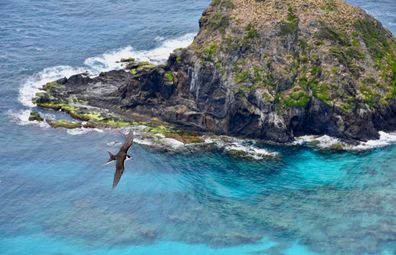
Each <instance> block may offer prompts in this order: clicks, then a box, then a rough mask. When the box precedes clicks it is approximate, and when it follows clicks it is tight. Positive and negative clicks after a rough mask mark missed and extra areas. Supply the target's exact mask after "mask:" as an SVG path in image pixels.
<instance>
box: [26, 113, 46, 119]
mask: <svg viewBox="0 0 396 255" xmlns="http://www.w3.org/2000/svg"><path fill="white" fill-rule="evenodd" d="M43 120H44V119H43V117H41V115H40V113H38V112H31V113H30V115H29V121H43Z"/></svg>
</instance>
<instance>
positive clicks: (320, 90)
mask: <svg viewBox="0 0 396 255" xmlns="http://www.w3.org/2000/svg"><path fill="white" fill-rule="evenodd" d="M330 88H331V86H330V85H329V84H327V83H319V84H318V85H317V86H315V87H313V88H312V92H313V96H314V97H315V98H317V99H319V100H321V101H322V102H324V103H326V104H328V105H330V104H331V93H330Z"/></svg>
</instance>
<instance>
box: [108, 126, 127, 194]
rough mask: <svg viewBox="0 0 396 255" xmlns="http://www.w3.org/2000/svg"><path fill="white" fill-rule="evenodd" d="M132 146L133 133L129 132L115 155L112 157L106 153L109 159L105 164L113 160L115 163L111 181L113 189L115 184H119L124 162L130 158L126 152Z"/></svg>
mask: <svg viewBox="0 0 396 255" xmlns="http://www.w3.org/2000/svg"><path fill="white" fill-rule="evenodd" d="M132 144H133V133H132V132H129V133H128V135H126V136H125V142H124V144H123V145H122V146H121V148H120V150H119V151H118V153H117V154H116V155H113V154H112V153H111V152H108V153H109V155H110V158H109V160H108V161H107V162H111V161H113V160H115V161H116V171H115V173H114V180H113V189H114V188H115V187H117V184H118V183H119V181H120V179H121V176H122V174H123V173H124V162H125V159H126V158H131V156H129V155H128V150H129V148H131V146H132Z"/></svg>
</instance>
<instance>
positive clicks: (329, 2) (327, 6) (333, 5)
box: [321, 0, 337, 12]
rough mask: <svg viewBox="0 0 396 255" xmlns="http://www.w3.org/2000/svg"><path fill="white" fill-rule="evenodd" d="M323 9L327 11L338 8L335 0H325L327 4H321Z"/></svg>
mask: <svg viewBox="0 0 396 255" xmlns="http://www.w3.org/2000/svg"><path fill="white" fill-rule="evenodd" d="M321 9H322V10H323V11H325V12H332V11H335V10H337V8H336V2H335V0H327V1H325V4H324V5H322V6H321Z"/></svg>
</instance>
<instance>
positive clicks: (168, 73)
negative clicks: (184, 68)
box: [164, 71, 173, 83]
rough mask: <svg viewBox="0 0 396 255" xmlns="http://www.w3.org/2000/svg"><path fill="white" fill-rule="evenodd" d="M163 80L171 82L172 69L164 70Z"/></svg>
mask: <svg viewBox="0 0 396 255" xmlns="http://www.w3.org/2000/svg"><path fill="white" fill-rule="evenodd" d="M164 80H165V82H169V83H171V82H172V83H173V72H172V71H167V72H165V74H164Z"/></svg>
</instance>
